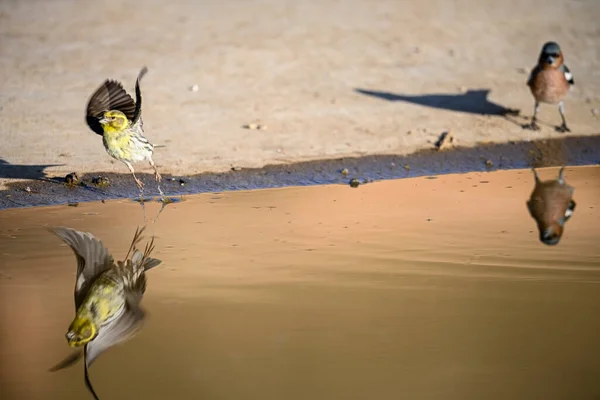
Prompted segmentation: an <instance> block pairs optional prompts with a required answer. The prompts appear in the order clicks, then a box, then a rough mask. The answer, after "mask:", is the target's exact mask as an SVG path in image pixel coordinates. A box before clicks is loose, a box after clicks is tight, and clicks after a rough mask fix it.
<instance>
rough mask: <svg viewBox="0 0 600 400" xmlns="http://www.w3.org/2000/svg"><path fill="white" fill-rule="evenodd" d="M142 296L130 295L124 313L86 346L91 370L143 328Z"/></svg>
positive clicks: (86, 360) (86, 362)
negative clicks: (107, 354)
mask: <svg viewBox="0 0 600 400" xmlns="http://www.w3.org/2000/svg"><path fill="white" fill-rule="evenodd" d="M141 298H142V296H141V294H138V293H134V294H128V295H127V300H126V303H125V310H123V313H122V314H121V315H120V316H119V317H118V318H116V319H115V320H113V321H111V322H110V323H108V324H107V325H104V326H102V329H101V330H100V333H99V334H98V336H96V338H95V339H94V340H92V341H91V342H89V343H88V344H87V345H86V346H87V347H86V354H85V364H86V366H87V367H88V368H89V367H90V366H91V365H92V363H93V362H94V361H95V360H96V359H97V358H98V357H99V356H100V355H101V354H102V353H104V352H105V351H106V350H108V349H109V348H110V347H113V346H115V345H117V344H119V343H122V342H125V341H127V340H129V339H131V338H132V337H133V336H135V334H136V333H138V332H139V330H140V329H141V328H142V322H143V320H144V318H145V316H146V313H145V312H144V310H142V308H141V307H140V305H139V303H140V301H141Z"/></svg>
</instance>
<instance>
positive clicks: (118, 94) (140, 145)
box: [86, 67, 162, 194]
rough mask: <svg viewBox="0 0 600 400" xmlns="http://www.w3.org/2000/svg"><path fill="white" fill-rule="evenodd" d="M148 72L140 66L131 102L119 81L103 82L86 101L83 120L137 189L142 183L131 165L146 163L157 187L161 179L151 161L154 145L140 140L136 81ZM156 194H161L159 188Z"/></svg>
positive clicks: (138, 92)
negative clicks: (100, 139)
mask: <svg viewBox="0 0 600 400" xmlns="http://www.w3.org/2000/svg"><path fill="white" fill-rule="evenodd" d="M146 72H148V68H146V67H144V68H142V70H141V71H140V73H139V74H138V77H137V80H136V83H135V101H133V99H132V98H131V96H130V95H129V94H127V92H126V91H125V89H123V85H121V83H120V82H117V81H114V80H110V79H107V80H106V81H105V82H104V83H103V84H102V86H100V87H99V88H98V90H96V92H95V93H94V94H93V95H92V97H91V98H90V101H89V102H88V106H87V112H86V121H87V124H88V125H89V127H90V128H91V129H92V131H94V132H96V133H97V134H99V135H102V143H103V144H104V148H105V149H106V152H107V153H108V154H109V155H110V156H111V157H113V158H114V159H115V160H119V161H122V162H123V163H124V164H125V165H127V167H128V168H129V171H131V173H132V174H133V179H135V182H136V183H137V185H138V187H139V188H140V190H142V189H143V186H144V184H143V183H142V181H140V180H139V179H138V178H137V177H136V176H135V171H134V170H133V165H132V164H133V163H137V162H140V161H144V160H147V161H148V162H149V163H150V165H151V166H152V168H153V169H154V178H155V179H156V181H157V182H158V183H159V184H160V181H161V176H160V174H159V173H158V169H157V168H156V165H155V164H154V160H152V155H153V154H154V145H153V144H152V143H150V142H149V141H148V140H147V139H146V138H145V137H144V127H143V123H142V93H141V91H140V80H141V79H142V77H143V76H144V75H145V74H146ZM158 190H159V192H160V193H161V194H162V190H161V189H160V185H159V187H158Z"/></svg>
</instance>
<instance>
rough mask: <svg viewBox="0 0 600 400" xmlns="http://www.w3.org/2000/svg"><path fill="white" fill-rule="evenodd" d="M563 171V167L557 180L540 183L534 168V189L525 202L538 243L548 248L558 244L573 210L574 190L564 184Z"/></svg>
mask: <svg viewBox="0 0 600 400" xmlns="http://www.w3.org/2000/svg"><path fill="white" fill-rule="evenodd" d="M564 171H565V167H562V168H561V169H560V172H559V173H558V179H554V180H551V181H545V182H542V181H540V178H539V177H538V175H537V172H536V171H535V168H534V169H533V176H534V177H535V187H534V188H533V192H532V193H531V198H530V199H529V201H527V208H528V209H529V213H530V214H531V216H532V217H533V219H535V221H536V223H537V226H538V230H539V234H540V241H541V242H542V243H544V244H547V245H550V246H552V245H556V244H558V242H559V241H560V238H561V236H562V234H563V230H564V226H565V222H567V221H568V220H569V218H571V215H572V214H573V211H574V210H575V202H574V201H573V192H574V191H575V189H574V188H573V187H572V186H569V185H567V184H566V183H565V176H564Z"/></svg>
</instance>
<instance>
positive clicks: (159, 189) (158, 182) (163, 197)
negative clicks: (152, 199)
mask: <svg viewBox="0 0 600 400" xmlns="http://www.w3.org/2000/svg"><path fill="white" fill-rule="evenodd" d="M148 161H149V162H150V165H151V166H152V169H154V179H156V183H157V186H158V192H159V193H160V197H161V198H162V200H163V201H164V200H165V194H164V193H163V191H162V189H161V188H160V181H161V180H162V176H160V173H159V172H158V168H156V164H154V161H153V160H152V157H150V159H148Z"/></svg>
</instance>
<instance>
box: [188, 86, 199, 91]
mask: <svg viewBox="0 0 600 400" xmlns="http://www.w3.org/2000/svg"><path fill="white" fill-rule="evenodd" d="M198 90H200V87H199V86H198V85H192V86H190V91H192V92H197V91H198Z"/></svg>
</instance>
